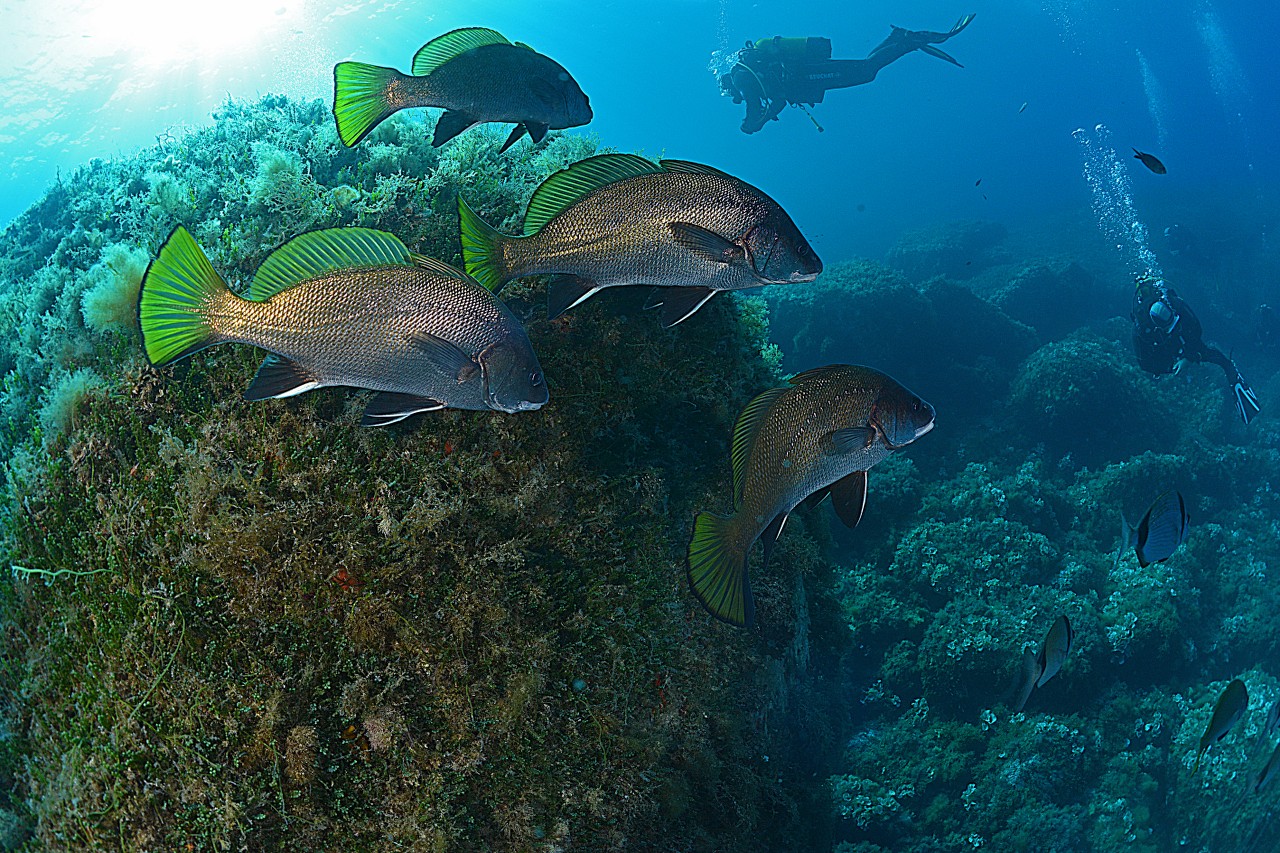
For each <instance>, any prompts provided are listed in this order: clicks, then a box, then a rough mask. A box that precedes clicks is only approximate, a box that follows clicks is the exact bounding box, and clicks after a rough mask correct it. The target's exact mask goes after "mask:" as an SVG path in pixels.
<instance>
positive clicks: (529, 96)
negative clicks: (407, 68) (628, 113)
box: [333, 27, 592, 151]
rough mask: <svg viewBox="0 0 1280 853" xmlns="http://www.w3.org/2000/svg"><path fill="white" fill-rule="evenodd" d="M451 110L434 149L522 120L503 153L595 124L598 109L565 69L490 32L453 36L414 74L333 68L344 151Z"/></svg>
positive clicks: (417, 61) (351, 65)
mask: <svg viewBox="0 0 1280 853" xmlns="http://www.w3.org/2000/svg"><path fill="white" fill-rule="evenodd" d="M409 107H444V109H445V113H444V114H443V115H441V116H440V118H439V120H438V121H437V122H436V130H435V135H434V136H433V137H432V139H431V144H432V145H435V146H440V145H443V144H444V143H446V142H448V141H449V140H450V139H452V138H453V137H455V136H457V135H458V134H459V133H462V132H463V131H464V130H466V129H468V128H470V127H473V126H474V125H477V124H482V123H484V122H515V123H516V127H515V129H514V130H512V131H511V135H510V136H509V137H507V141H506V143H505V144H504V145H503V146H502V150H503V151H506V150H507V149H508V148H509V147H511V146H512V145H514V144H515V143H516V142H517V141H518V140H519V139H520V137H521V136H523V135H524V134H526V133H528V134H529V138H531V139H532V140H533V141H534V142H541V141H542V139H543V137H544V136H546V135H547V130H548V129H557V130H558V129H561V128H566V127H578V126H580V125H584V124H586V123H587V122H589V121H591V118H592V113H591V105H590V104H589V103H588V101H587V96H586V95H585V94H583V92H582V89H581V88H580V87H579V86H578V81H576V80H574V79H573V77H571V76H570V75H569V72H568V71H566V70H565V69H564V67H563V66H561V65H560V63H558V62H556V61H555V60H554V59H551V58H550V57H547V56H543V55H542V54H541V53H538V52H537V51H536V50H534V49H533V48H531V47H529V46H528V45H527V44H521V43H520V42H516V43H514V44H513V43H511V42H510V41H508V40H507V39H506V38H505V37H504V36H503V35H502V34H501V33H499V32H496V31H494V30H490V29H485V28H484V27H467V28H465V29H461V30H453V31H452V32H448V33H445V34H444V35H442V36H440V37H438V38H436V39H433V40H431V41H429V42H427V43H426V44H425V45H423V46H422V49H421V50H419V51H418V53H417V55H415V56H414V57H413V74H412V76H410V75H407V74H401V73H400V72H399V71H397V70H395V69H394V68H383V67H382V66H379V65H368V64H366V63H363V62H340V63H338V64H337V65H336V66H334V69H333V117H334V120H335V121H336V122H337V124H338V136H339V138H341V139H342V143H343V144H344V145H348V146H350V145H355V144H356V143H357V142H359V141H360V140H361V139H364V137H365V136H366V135H368V133H369V131H371V130H373V129H374V128H375V127H377V126H378V123H379V122H381V121H383V120H384V119H386V118H387V117H388V116H390V115H391V114H392V113H394V112H397V111H398V110H403V109H406V108H409Z"/></svg>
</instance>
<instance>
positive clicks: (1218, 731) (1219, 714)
mask: <svg viewBox="0 0 1280 853" xmlns="http://www.w3.org/2000/svg"><path fill="white" fill-rule="evenodd" d="M1248 708H1249V691H1248V690H1246V689H1245V686H1244V682H1243V681H1241V680H1240V679H1238V678H1237V679H1235V680H1234V681H1232V682H1231V683H1230V684H1228V685H1227V688H1226V689H1225V690H1223V691H1222V695H1221V696H1219V697H1218V703H1217V704H1216V705H1214V706H1213V716H1212V717H1211V718H1210V719H1209V727H1208V728H1206V729H1205V730H1204V734H1203V735H1201V736H1200V749H1199V751H1198V752H1196V766H1195V767H1193V768H1191V775H1192V776H1194V775H1195V774H1196V771H1198V770H1199V769H1200V759H1202V758H1204V754H1205V752H1206V751H1207V750H1208V749H1209V747H1210V746H1212V745H1213V744H1215V743H1217V742H1218V741H1220V740H1222V739H1223V738H1224V737H1226V736H1227V732H1229V731H1231V727H1232V726H1234V725H1235V724H1236V723H1238V722H1240V718H1241V717H1243V716H1244V712H1245V711H1246V710H1248Z"/></svg>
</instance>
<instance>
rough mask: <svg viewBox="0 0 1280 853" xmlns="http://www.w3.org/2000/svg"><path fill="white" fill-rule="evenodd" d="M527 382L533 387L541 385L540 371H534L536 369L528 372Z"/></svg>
mask: <svg viewBox="0 0 1280 853" xmlns="http://www.w3.org/2000/svg"><path fill="white" fill-rule="evenodd" d="M529 384H530V385H532V386H533V387H534V388H537V387H539V386H541V385H542V374H541V373H539V372H538V371H536V370H535V371H533V373H530V374H529Z"/></svg>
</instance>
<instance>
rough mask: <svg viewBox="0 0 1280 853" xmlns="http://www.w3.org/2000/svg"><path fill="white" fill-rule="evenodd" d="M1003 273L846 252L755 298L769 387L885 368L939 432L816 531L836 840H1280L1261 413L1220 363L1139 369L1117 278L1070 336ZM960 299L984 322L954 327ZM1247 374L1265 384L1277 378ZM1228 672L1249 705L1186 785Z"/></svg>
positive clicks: (1053, 276) (1051, 844) (954, 846)
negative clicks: (910, 391) (1050, 669)
mask: <svg viewBox="0 0 1280 853" xmlns="http://www.w3.org/2000/svg"><path fill="white" fill-rule="evenodd" d="M960 232H961V235H962V236H963V235H968V234H971V233H972V229H971V228H970V227H968V226H963V225H962V226H960ZM940 242H941V243H943V244H945V243H947V242H948V241H946V240H942V241H940ZM988 251H989V252H990V253H991V254H993V255H994V254H998V253H999V252H1000V251H1002V250H1001V248H1000V247H999V246H995V247H992V248H991V249H989V250H988ZM1023 270H1026V271H1027V272H1023ZM1032 271H1035V272H1032ZM1055 271H1057V272H1055ZM1000 275H1002V276H1003V277H1004V280H1006V281H1008V282H1010V283H1011V284H1012V283H1015V282H1022V283H1023V284H1029V285H1031V286H1033V287H1036V288H1039V289H1040V294H1039V297H1038V300H1039V302H1040V304H1041V307H1042V309H1044V310H1047V309H1049V308H1051V307H1052V306H1053V305H1055V304H1059V303H1061V302H1062V301H1063V298H1064V291H1063V290H1061V289H1059V288H1057V287H1055V286H1054V285H1055V283H1058V282H1064V281H1077V282H1089V281H1092V280H1093V276H1092V274H1090V273H1089V271H1088V270H1086V269H1084V268H1078V269H1077V268H1074V267H1073V266H1072V265H1071V264H1063V263H1061V262H1060V261H1059V260H1057V259H1049V258H1045V259H1036V258H1028V259H1027V260H1026V261H1024V262H1020V263H1012V264H1011V263H1005V264H1004V268H1003V270H1002V272H1001V273H1000ZM995 280H996V275H995V274H993V273H991V272H990V271H985V272H984V273H983V274H982V277H981V280H978V279H976V278H975V279H973V280H968V283H967V284H966V285H961V284H958V283H956V282H953V281H951V280H949V279H947V278H941V277H937V276H928V277H924V278H922V279H920V280H918V281H917V282H915V283H911V282H909V281H908V280H907V279H905V278H903V277H902V276H900V275H898V274H897V273H896V272H894V271H892V270H890V269H888V268H886V267H884V266H881V265H879V264H876V263H874V262H870V261H859V262H854V263H846V264H837V265H833V266H832V267H831V268H830V269H829V271H828V273H826V274H824V275H823V276H822V277H821V278H820V279H819V280H818V282H816V283H815V284H814V285H813V286H812V288H810V292H807V293H806V292H801V291H796V290H787V291H785V292H781V293H769V294H767V299H768V301H769V303H770V305H771V307H772V308H773V312H772V315H771V324H770V331H771V334H772V335H773V336H775V340H777V342H778V343H779V345H780V346H781V347H782V349H783V350H784V351H785V352H786V357H785V358H784V360H783V365H784V368H790V367H792V366H793V362H792V361H791V358H792V353H795V352H801V353H805V354H808V353H812V352H820V353H821V354H822V358H824V359H827V358H830V359H863V360H868V361H869V360H871V359H873V358H874V357H875V355H876V354H878V353H883V354H884V358H883V359H882V360H880V361H878V362H876V363H879V364H881V365H884V366H885V367H886V369H889V370H890V371H891V372H893V373H894V375H896V376H899V377H900V378H903V379H904V380H906V381H908V382H910V384H911V385H912V387H913V388H914V389H916V390H918V391H919V392H920V393H921V394H922V395H924V396H926V397H928V398H929V399H930V400H931V401H934V402H936V403H937V408H938V428H937V429H936V430H935V435H933V436H931V437H930V440H929V441H927V442H922V443H921V444H920V446H919V447H917V448H913V449H912V453H911V454H910V455H909V457H894V458H891V459H889V460H887V461H886V462H885V463H883V464H882V465H880V466H878V467H877V468H876V469H875V470H873V471H872V472H870V475H869V477H868V502H867V507H868V509H867V517H866V519H865V520H864V521H863V523H862V525H860V526H859V528H858V530H857V531H856V532H854V533H851V534H845V533H842V532H840V531H839V530H838V529H836V530H835V531H834V532H833V536H834V544H836V545H837V546H838V549H837V550H834V551H831V552H830V553H832V554H833V555H836V559H838V560H841V561H843V562H844V567H843V568H838V569H837V575H836V587H835V589H834V594H835V596H836V597H837V598H838V600H839V601H840V602H841V604H842V607H843V609H844V613H845V621H846V623H847V626H848V630H849V632H850V637H851V640H852V643H853V649H852V650H851V651H850V652H848V653H847V655H846V657H845V659H844V662H843V665H842V668H841V671H842V673H844V674H845V675H846V676H848V677H849V678H850V679H851V680H852V683H850V684H847V685H846V686H847V689H848V690H849V691H850V697H851V700H852V701H851V705H853V706H854V707H853V708H852V709H851V710H850V712H849V714H848V716H847V718H846V719H847V722H848V725H849V728H848V729H847V730H846V732H845V737H846V746H845V750H844V757H843V767H842V768H841V769H840V770H839V771H838V772H835V773H833V774H831V776H830V777H829V784H830V786H831V795H832V798H833V807H834V809H835V812H836V814H837V816H838V826H837V829H836V831H835V832H836V840H837V845H836V849H837V850H840V851H842V853H855V851H856V853H880V851H890V850H893V851H902V850H908V851H960V850H973V849H977V848H985V849H994V850H1054V851H1078V850H1088V851H1110V850H1151V851H1157V850H1172V849H1186V850H1204V851H1209V850H1220V849H1231V850H1254V851H1261V850H1271V849H1276V845H1277V844H1278V843H1280V824H1277V823H1275V822H1274V821H1273V820H1272V819H1271V817H1270V814H1271V811H1272V810H1273V808H1274V801H1273V800H1271V799H1270V798H1269V797H1266V796H1264V794H1266V791H1267V790H1268V789H1266V788H1265V787H1262V788H1258V786H1256V783H1257V780H1258V779H1259V778H1260V774H1261V773H1263V771H1264V767H1266V766H1267V760H1268V755H1270V754H1271V750H1272V747H1273V746H1274V742H1273V737H1272V735H1271V734H1270V732H1271V731H1272V730H1271V729H1270V728H1269V726H1268V725H1267V724H1266V722H1265V720H1266V709H1267V708H1268V707H1270V706H1271V705H1272V704H1273V703H1274V702H1275V700H1276V698H1277V686H1278V683H1277V679H1276V674H1275V672H1274V667H1273V664H1272V662H1273V661H1275V660H1276V654H1277V651H1278V646H1277V644H1278V643H1280V625H1278V624H1277V622H1276V620H1275V619H1274V618H1273V616H1272V613H1273V612H1274V608H1275V607H1276V606H1277V605H1278V604H1280V602H1278V601H1277V598H1278V596H1280V590H1278V589H1277V587H1276V585H1275V583H1274V582H1273V580H1274V579H1273V575H1274V573H1275V571H1276V566H1277V560H1280V537H1278V536H1277V534H1278V533H1280V523H1278V522H1277V518H1280V512H1278V511H1280V506H1278V501H1277V493H1276V491H1275V489H1274V484H1275V483H1276V482H1277V477H1278V476H1280V452H1278V451H1277V437H1278V433H1277V428H1276V422H1275V420H1274V417H1271V418H1268V419H1259V420H1257V421H1255V422H1254V423H1253V424H1252V425H1250V426H1249V427H1245V426H1244V425H1243V424H1241V423H1240V422H1239V419H1238V418H1237V417H1236V413H1235V412H1234V411H1233V408H1232V406H1231V404H1230V401H1229V397H1228V396H1227V395H1225V394H1224V391H1223V387H1222V384H1221V381H1220V375H1219V374H1218V371H1217V370H1216V369H1213V368H1209V369H1201V370H1198V371H1197V372H1196V373H1195V374H1193V375H1191V376H1184V377H1181V378H1178V379H1174V380H1172V381H1153V380H1152V379H1151V378H1150V377H1148V376H1146V375H1145V374H1142V373H1141V372H1140V371H1139V370H1138V369H1137V367H1136V366H1135V365H1134V363H1133V356H1132V352H1131V351H1130V350H1129V348H1128V334H1129V323H1128V322H1127V320H1121V319H1120V318H1119V316H1118V315H1122V314H1123V313H1124V312H1126V311H1127V310H1128V299H1127V288H1128V287H1130V286H1131V285H1128V284H1127V283H1126V282H1123V281H1121V282H1117V283H1116V286H1114V287H1112V288H1111V293H1112V294H1113V296H1112V302H1111V308H1110V311H1108V312H1106V313H1101V314H1100V315H1099V316H1098V317H1097V318H1096V319H1095V320H1093V321H1092V322H1088V323H1084V324H1080V325H1078V326H1077V328H1075V329H1074V330H1073V331H1070V332H1069V333H1064V331H1063V330H1062V329H1060V328H1046V329H1045V330H1043V331H1041V330H1037V329H1033V328H1028V326H1026V325H1023V324H1022V323H1019V322H1017V321H1015V320H1013V319H1012V318H1010V317H1009V316H1008V315H1007V313H1006V312H1005V311H1004V310H1003V308H1002V307H1001V305H1002V300H1001V299H1000V298H999V294H1000V292H1001V288H998V287H992V286H991V284H992V282H993V281H995ZM967 286H971V287H972V293H971V294H969V293H968V291H967V290H966V293H967V298H971V299H974V300H976V301H978V302H980V303H981V304H982V305H983V306H984V307H983V309H982V310H981V311H978V310H977V309H976V308H973V307H971V308H969V309H967V310H961V307H960V306H964V305H965V304H966V303H965V301H964V300H963V299H962V298H960V297H958V296H956V295H955V293H954V291H955V290H956V289H958V288H959V289H961V290H965V288H966V287H967ZM841 291H843V294H844V295H843V296H842V295H841ZM809 300H812V302H810V301H809ZM819 301H821V303H822V304H823V305H824V306H826V310H824V311H823V312H821V313H819V312H817V311H814V310H811V309H812V308H813V306H814V305H816V304H817V303H818V302H819ZM1020 301H1022V302H1023V303H1024V304H1025V305H1028V306H1031V305H1034V303H1035V302H1036V301H1037V297H1036V295H1035V292H1034V291H1033V290H1031V289H1030V287H1028V288H1026V289H1025V292H1024V294H1023V295H1022V296H1021V297H1020ZM1003 304H1004V305H1008V303H1007V302H1004V303H1003ZM1093 310H1094V311H1098V310H1099V309H1098V308H1097V306H1094V308H1093ZM1028 314H1029V315H1030V316H1034V314H1035V311H1034V310H1031V311H1029V312H1027V314H1022V315H1021V316H1028ZM978 318H983V319H981V320H979V319H978ZM949 321H951V322H949ZM974 329H982V330H983V334H982V335H974V334H973V330H974ZM895 337H897V338H898V339H903V338H905V339H906V345H902V344H898V345H895V344H894V343H893V340H894V338H895ZM933 341H942V342H944V343H943V344H942V345H940V346H938V347H937V348H936V349H935V348H934V347H933V345H932V342H933ZM913 343H918V345H916V346H912V344H913ZM1001 348H1003V350H1004V352H1005V353H1007V355H1006V356H1005V357H1001V356H1000V349H1001ZM1249 358H1250V359H1251V361H1250V364H1251V365H1257V367H1256V369H1258V370H1259V371H1260V374H1261V375H1263V376H1268V375H1269V376H1271V377H1274V376H1275V374H1276V370H1277V368H1278V367H1280V365H1278V364H1277V362H1276V359H1275V354H1274V353H1271V354H1270V355H1267V354H1265V353H1263V352H1261V351H1250V352H1249ZM984 365H989V369H986V370H984V369H983V367H984ZM1268 381H1269V382H1274V378H1273V379H1271V380H1265V379H1264V382H1268ZM1268 387H1269V386H1268ZM966 395H967V396H968V397H969V399H967V400H966V399H964V398H965V397H966ZM943 401H946V402H943ZM947 403H950V404H952V405H954V406H955V408H956V410H955V411H954V412H953V411H952V409H951V408H949V406H948V405H947ZM1175 489H1176V490H1177V492H1180V493H1181V494H1182V495H1185V496H1186V502H1187V506H1186V509H1185V514H1189V515H1190V519H1191V520H1190V524H1189V525H1186V522H1185V514H1183V513H1181V511H1180V510H1179V504H1178V503H1177V501H1176V500H1175V501H1173V502H1172V504H1171V505H1172V506H1173V509H1172V510H1169V512H1167V513H1166V512H1164V511H1163V510H1160V511H1153V514H1154V513H1155V512H1159V513H1160V514H1161V515H1162V516H1163V515H1169V516H1170V518H1169V519H1167V521H1168V523H1169V524H1171V525H1173V529H1172V530H1171V532H1170V533H1169V534H1168V537H1167V538H1169V540H1170V541H1169V543H1168V545H1167V546H1165V547H1164V550H1161V551H1160V552H1159V553H1158V554H1157V555H1153V554H1152V553H1151V552H1150V551H1144V550H1143V548H1146V547H1148V546H1149V540H1142V539H1141V537H1135V540H1137V541H1139V542H1144V544H1141V545H1138V546H1137V548H1138V550H1137V552H1136V553H1135V544H1134V542H1130V543H1129V546H1128V547H1127V549H1125V550H1124V551H1123V552H1121V553H1119V554H1117V549H1118V548H1119V547H1120V544H1121V536H1120V534H1121V524H1122V521H1121V520H1122V517H1123V518H1127V519H1128V520H1129V521H1130V522H1132V523H1134V524H1135V525H1137V523H1138V522H1139V520H1140V519H1143V518H1144V513H1145V512H1147V510H1148V508H1149V507H1151V505H1152V503H1153V502H1156V499H1157V498H1158V497H1159V496H1160V495H1161V493H1162V492H1166V491H1167V492H1169V493H1170V494H1171V495H1172V494H1175V492H1174V490H1175ZM1168 503H1169V501H1167V500H1166V501H1165V502H1164V503H1157V505H1158V506H1164V505H1165V504H1168ZM877 509H882V510H884V511H886V512H888V513H890V516H889V517H888V518H882V519H880V520H877V518H876V515H877ZM1148 523H1149V524H1154V521H1153V520H1151V519H1150V518H1148ZM1184 535H1185V537H1186V539H1185V542H1182V540H1181V537H1182V536H1184ZM1169 551H1172V554H1171V556H1168V559H1167V560H1166V561H1165V562H1160V563H1156V562H1150V560H1151V559H1152V558H1153V557H1154V556H1160V557H1164V556H1166V555H1168V552H1169ZM1144 556H1145V558H1146V559H1144V560H1141V561H1140V559H1139V558H1140V557H1144ZM1143 562H1150V564H1148V565H1142V564H1141V563H1143ZM1063 616H1065V617H1066V618H1067V619H1068V620H1069V624H1070V627H1071V629H1072V630H1071V634H1072V637H1071V639H1070V641H1069V643H1068V644H1069V647H1070V652H1069V654H1067V655H1066V656H1065V658H1064V659H1063V662H1062V664H1061V667H1060V668H1059V669H1058V670H1057V671H1056V673H1055V674H1054V676H1053V678H1052V680H1051V681H1049V682H1048V683H1045V684H1042V685H1041V686H1039V687H1037V688H1036V689H1035V690H1034V692H1032V693H1031V695H1030V697H1029V699H1027V701H1026V704H1025V707H1024V708H1023V710H1022V711H1021V712H1016V711H1015V710H1014V709H1015V708H1016V707H1017V704H1018V702H1019V700H1020V698H1021V697H1020V695H1019V694H1020V692H1021V691H1020V690H1019V687H1020V686H1021V685H1023V684H1025V674H1024V672H1025V667H1024V659H1025V657H1024V656H1025V655H1026V654H1028V653H1030V654H1032V655H1035V654H1036V653H1038V652H1040V653H1043V652H1042V648H1044V647H1042V643H1045V644H1047V643H1048V640H1047V639H1044V638H1046V635H1047V634H1052V628H1053V626H1054V625H1055V624H1056V620H1060V619H1061V618H1062V617H1063ZM1235 678H1239V679H1241V680H1242V682H1243V684H1244V685H1245V686H1247V689H1248V696H1249V708H1248V710H1247V712H1245V713H1244V715H1243V717H1242V718H1239V722H1236V723H1235V726H1234V728H1229V730H1227V731H1225V734H1224V735H1223V737H1222V739H1221V740H1220V741H1218V740H1214V742H1213V745H1212V747H1211V748H1210V749H1208V751H1207V753H1206V754H1205V757H1204V759H1203V762H1202V765H1201V766H1200V768H1199V772H1198V773H1196V774H1195V775H1193V774H1192V770H1193V768H1194V766H1195V761H1196V755H1197V752H1198V750H1199V749H1200V745H1201V743H1202V742H1203V741H1202V738H1209V735H1208V734H1206V730H1207V728H1208V727H1209V725H1210V717H1211V716H1213V715H1214V708H1215V703H1217V702H1218V698H1219V696H1220V694H1222V693H1223V690H1224V688H1225V687H1226V685H1227V684H1228V682H1230V681H1232V679H1235ZM1232 722H1235V720H1234V719H1233V720H1232ZM1221 730H1222V729H1215V730H1214V737H1215V738H1216V736H1217V733H1218V732H1219V731H1221Z"/></svg>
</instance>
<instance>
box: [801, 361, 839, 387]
mask: <svg viewBox="0 0 1280 853" xmlns="http://www.w3.org/2000/svg"><path fill="white" fill-rule="evenodd" d="M842 367H843V365H840V364H827V365H824V366H822V367H815V368H812V369H810V370H805V371H803V372H801V373H797V374H796V375H795V376H792V377H791V378H790V379H788V380H787V381H788V382H790V383H791V384H792V385H804V384H805V383H808V382H812V381H813V380H815V379H821V378H823V377H824V376H827V375H829V374H832V373H835V372H836V371H838V370H840V369H841V368H842Z"/></svg>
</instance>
